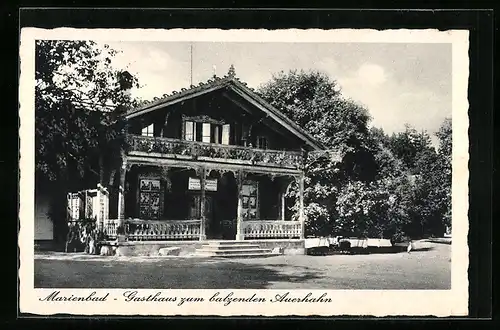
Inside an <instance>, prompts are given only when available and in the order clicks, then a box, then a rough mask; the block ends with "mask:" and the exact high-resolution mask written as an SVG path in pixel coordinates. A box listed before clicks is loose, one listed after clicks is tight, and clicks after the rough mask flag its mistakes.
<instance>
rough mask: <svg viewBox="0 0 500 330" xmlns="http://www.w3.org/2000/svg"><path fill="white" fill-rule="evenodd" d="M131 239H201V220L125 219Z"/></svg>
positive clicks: (128, 236)
mask: <svg viewBox="0 0 500 330" xmlns="http://www.w3.org/2000/svg"><path fill="white" fill-rule="evenodd" d="M125 231H126V233H127V239H128V240H129V241H152V240H154V241H159V240H194V239H196V240H197V239H200V231H201V220H165V221H152V220H137V219H134V220H131V219H129V220H125Z"/></svg>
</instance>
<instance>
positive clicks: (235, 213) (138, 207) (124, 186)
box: [103, 67, 322, 242]
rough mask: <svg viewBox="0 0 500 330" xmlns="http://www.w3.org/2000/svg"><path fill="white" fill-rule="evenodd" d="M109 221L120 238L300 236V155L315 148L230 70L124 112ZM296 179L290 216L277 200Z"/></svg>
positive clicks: (285, 204) (108, 227)
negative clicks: (124, 142)
mask: <svg viewBox="0 0 500 330" xmlns="http://www.w3.org/2000/svg"><path fill="white" fill-rule="evenodd" d="M125 116H126V119H127V121H128V127H129V128H128V136H127V139H128V147H127V150H124V152H123V153H122V166H121V169H120V192H119V196H118V219H116V220H107V223H106V224H103V225H104V227H105V228H106V231H107V232H108V235H110V236H114V235H115V234H116V228H117V227H118V226H123V228H124V229H125V231H126V236H127V241H129V242H134V241H146V240H149V241H186V240H192V241H200V240H201V241H204V240H250V239H252V240H270V239H272V240H274V241H278V240H291V239H293V240H296V241H297V240H302V241H303V239H304V205H303V192H304V169H303V165H304V159H305V158H304V157H305V155H306V153H307V152H309V151H313V150H322V146H321V145H320V144H319V143H318V142H317V141H315V140H314V139H313V138H312V137H311V136H310V135H309V134H308V133H307V132H305V131H304V130H303V129H302V128H301V127H299V126H298V125H296V124H295V123H294V122H292V121H291V120H290V119H288V118H287V117H286V116H284V115H283V114H282V113H281V112H280V111H278V110H277V109H275V108H274V107H273V106H271V105H270V104H268V103H267V102H266V101H264V100H263V99H262V98H261V97H259V96H258V95H257V94H256V93H255V92H254V91H253V90H252V89H250V88H249V87H247V86H246V84H245V83H242V82H241V81H240V80H239V79H238V78H236V77H235V75H234V68H233V67H231V69H230V70H229V73H228V75H226V76H224V77H222V78H218V77H214V78H213V79H211V80H209V81H208V82H207V83H200V84H199V85H197V86H191V88H189V89H182V90H181V91H180V92H173V94H170V95H164V97H162V98H159V99H155V100H154V101H152V102H149V103H147V104H143V105H141V106H139V107H138V108H136V109H133V110H132V111H129V112H128V113H127V114H126V115H125ZM294 181H295V182H296V183H297V184H298V187H299V192H300V193H299V195H298V196H297V198H298V206H299V208H298V210H299V217H298V219H295V220H292V212H291V210H290V207H291V206H293V205H294V204H295V203H296V202H297V200H295V199H287V198H285V192H286V190H287V188H288V187H289V185H290V183H292V182H294Z"/></svg>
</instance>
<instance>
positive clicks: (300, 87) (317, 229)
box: [258, 70, 377, 235]
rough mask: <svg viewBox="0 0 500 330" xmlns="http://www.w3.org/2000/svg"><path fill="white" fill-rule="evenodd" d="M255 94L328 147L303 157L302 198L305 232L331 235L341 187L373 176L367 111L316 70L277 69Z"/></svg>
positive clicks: (368, 179) (364, 180)
mask: <svg viewBox="0 0 500 330" xmlns="http://www.w3.org/2000/svg"><path fill="white" fill-rule="evenodd" d="M258 92H259V94H260V95H261V96H262V97H263V98H264V99H265V100H267V101H268V102H269V103H270V104H271V105H273V106H274V107H276V108H277V109H279V110H280V111H281V112H283V113H284V114H285V115H286V116H288V118H290V119H292V120H293V121H294V122H296V123H297V124H298V125H299V126H301V127H303V128H304V129H305V130H306V131H308V132H309V133H310V134H311V135H312V136H314V137H315V138H316V139H317V140H318V141H319V142H321V143H322V144H324V145H325V146H326V147H327V148H328V151H327V152H324V153H311V154H310V155H309V157H308V159H307V164H306V175H307V178H306V188H305V191H304V197H305V210H306V214H307V221H308V223H307V226H306V233H307V234H313V233H314V234H316V235H320V234H322V235H328V234H332V231H333V230H334V229H333V227H334V221H333V220H332V219H336V218H337V217H336V216H337V213H336V206H335V205H336V200H337V197H338V194H339V192H340V189H341V187H342V186H343V185H345V184H346V183H347V182H350V181H361V182H370V181H371V180H373V178H374V177H375V175H376V171H377V164H376V162H375V158H374V155H373V152H372V143H371V141H370V136H369V134H368V122H369V121H370V116H369V114H368V111H367V110H366V109H365V108H363V107H362V106H360V105H358V104H356V103H355V102H353V101H352V100H350V99H346V98H344V97H343V96H342V94H341V92H340V88H339V87H338V85H337V83H336V82H335V81H334V80H332V79H330V78H329V77H328V76H327V75H326V74H324V73H322V72H318V71H308V72H306V71H296V70H295V71H290V72H288V73H285V72H280V73H278V74H276V75H274V76H273V77H272V79H271V80H270V81H269V82H268V83H266V84H263V85H262V86H260V88H259V89H258ZM292 193H293V190H292Z"/></svg>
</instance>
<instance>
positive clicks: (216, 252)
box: [196, 248, 272, 255]
mask: <svg viewBox="0 0 500 330" xmlns="http://www.w3.org/2000/svg"><path fill="white" fill-rule="evenodd" d="M196 252H201V253H211V254H214V255H222V254H227V255H230V254H247V253H270V252H272V250H270V249H260V248H258V249H230V250H218V249H205V248H201V249H198V250H196Z"/></svg>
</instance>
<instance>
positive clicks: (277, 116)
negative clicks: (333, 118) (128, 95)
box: [125, 75, 324, 150]
mask: <svg viewBox="0 0 500 330" xmlns="http://www.w3.org/2000/svg"><path fill="white" fill-rule="evenodd" d="M223 88H230V89H231V90H233V91H234V92H235V93H236V94H238V95H239V96H241V97H242V98H244V99H245V100H246V101H248V102H250V103H251V104H253V105H254V106H255V107H257V108H259V109H260V110H261V111H263V112H264V113H266V114H267V115H268V116H269V117H271V118H272V119H273V120H275V121H276V122H278V123H279V124H280V125H282V126H283V127H285V128H287V129H288V130H289V131H290V132H291V133H293V134H294V135H295V136H297V137H298V138H300V139H301V140H303V141H304V142H306V143H307V144H308V145H309V146H311V147H312V148H313V149H315V150H322V149H324V147H323V145H322V144H321V143H320V142H319V141H317V140H316V139H315V138H314V137H312V136H311V135H310V134H309V133H308V132H306V131H305V130H304V129H302V128H301V127H300V126H299V125H297V124H296V123H295V122H294V121H292V120H291V119H290V118H288V117H287V116H285V115H284V114H283V113H282V112H281V111H279V110H278V109H276V108H275V107H273V106H272V105H271V104H269V103H268V102H267V101H265V100H264V99H263V98H261V97H260V96H259V95H258V94H257V93H256V92H255V91H254V90H253V89H252V88H249V87H247V86H246V83H243V82H241V81H240V80H239V79H238V78H236V77H234V76H233V75H229V76H224V77H222V78H220V77H214V78H213V79H210V80H208V81H207V82H206V83H203V82H202V83H200V84H199V85H198V86H194V85H191V88H189V89H187V88H182V89H181V91H180V92H177V91H174V92H173V93H172V94H164V95H163V97H162V98H154V100H153V101H151V102H145V103H143V104H141V105H140V106H138V107H136V108H134V109H132V110H130V111H129V112H127V113H126V114H125V117H126V119H131V118H134V117H137V116H141V115H143V114H146V113H149V112H151V111H155V110H157V109H161V108H164V107H166V106H170V105H173V104H176V103H179V102H182V101H185V100H188V99H192V98H195V97H197V96H201V95H204V94H207V93H210V92H213V91H216V90H220V89H223Z"/></svg>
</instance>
